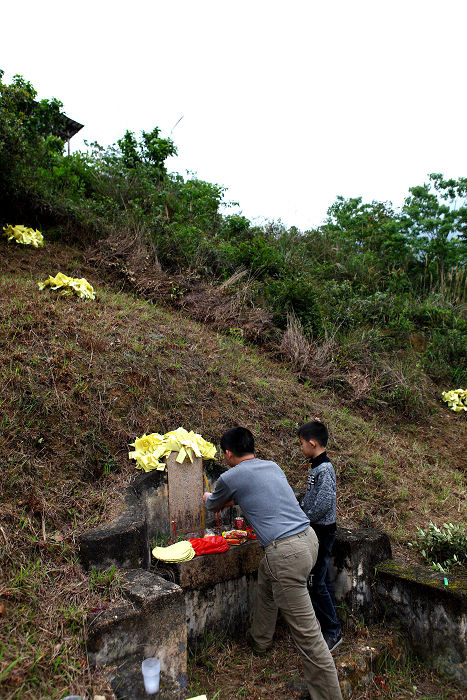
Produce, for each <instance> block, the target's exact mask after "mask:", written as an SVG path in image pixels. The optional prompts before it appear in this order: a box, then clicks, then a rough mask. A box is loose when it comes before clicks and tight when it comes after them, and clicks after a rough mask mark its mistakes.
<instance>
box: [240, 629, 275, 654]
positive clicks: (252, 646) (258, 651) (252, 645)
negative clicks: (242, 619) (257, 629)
mask: <svg viewBox="0 0 467 700" xmlns="http://www.w3.org/2000/svg"><path fill="white" fill-rule="evenodd" d="M246 642H247V644H248V646H249V647H250V649H251V650H252V651H253V652H254V653H255V654H256V655H257V656H264V655H265V654H267V653H268V651H269V649H270V647H260V646H259V644H257V643H256V642H255V640H254V639H253V635H252V634H251V632H250V630H247V631H246Z"/></svg>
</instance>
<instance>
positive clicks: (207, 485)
mask: <svg viewBox="0 0 467 700" xmlns="http://www.w3.org/2000/svg"><path fill="white" fill-rule="evenodd" d="M203 476H204V483H205V484H206V491H209V484H208V477H207V476H206V474H205V473H204V472H203Z"/></svg>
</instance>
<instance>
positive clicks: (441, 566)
mask: <svg viewBox="0 0 467 700" xmlns="http://www.w3.org/2000/svg"><path fill="white" fill-rule="evenodd" d="M417 534H418V541H417V542H415V543H413V542H410V543H409V544H410V546H411V547H414V548H415V549H417V550H418V551H419V552H420V553H421V555H422V556H423V558H424V559H425V561H427V562H428V563H429V564H430V565H431V567H432V568H433V569H435V570H436V571H441V572H442V573H447V572H448V571H450V570H451V569H452V568H453V567H455V566H465V565H466V564H467V531H466V528H465V526H463V525H454V524H453V523H444V525H441V527H438V526H437V525H435V524H434V523H431V522H430V524H429V526H428V528H426V529H425V530H422V528H417Z"/></svg>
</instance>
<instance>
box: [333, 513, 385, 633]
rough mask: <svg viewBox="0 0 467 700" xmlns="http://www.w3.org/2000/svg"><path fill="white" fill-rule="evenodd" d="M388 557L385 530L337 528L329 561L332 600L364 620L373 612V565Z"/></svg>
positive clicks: (370, 618) (372, 617)
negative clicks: (341, 603) (333, 597)
mask: <svg viewBox="0 0 467 700" xmlns="http://www.w3.org/2000/svg"><path fill="white" fill-rule="evenodd" d="M389 557H391V544H390V541H389V537H388V536H387V535H386V534H385V533H383V532H380V531H379V530H363V529H362V530H348V529H346V528H341V527H339V528H337V537H336V540H335V542H334V547H333V550H332V558H331V562H330V574H331V579H332V580H333V582H334V588H335V594H336V600H337V601H338V602H341V601H344V602H345V603H346V604H347V605H348V606H349V607H350V609H351V610H352V612H353V613H355V614H357V615H362V616H363V617H364V618H365V620H366V621H367V622H369V621H371V620H372V619H374V617H375V615H376V614H377V611H376V609H375V607H374V601H373V594H372V586H371V583H372V580H373V574H374V569H375V566H376V565H377V564H379V563H380V562H381V561H384V560H385V559H388V558H389Z"/></svg>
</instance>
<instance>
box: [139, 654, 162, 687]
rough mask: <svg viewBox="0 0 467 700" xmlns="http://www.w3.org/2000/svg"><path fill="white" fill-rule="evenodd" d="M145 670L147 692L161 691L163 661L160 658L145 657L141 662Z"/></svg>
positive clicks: (143, 670) (144, 677) (142, 668)
mask: <svg viewBox="0 0 467 700" xmlns="http://www.w3.org/2000/svg"><path fill="white" fill-rule="evenodd" d="M141 670H142V672H143V679H144V688H145V690H146V692H147V693H158V692H159V680H160V676H161V662H160V660H159V659H155V658H150V659H144V661H143V663H142V664H141Z"/></svg>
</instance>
